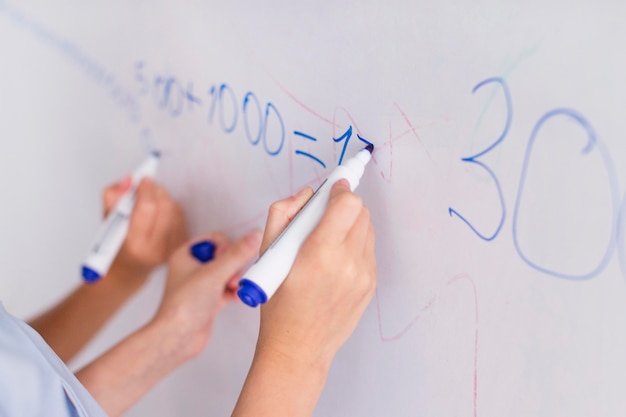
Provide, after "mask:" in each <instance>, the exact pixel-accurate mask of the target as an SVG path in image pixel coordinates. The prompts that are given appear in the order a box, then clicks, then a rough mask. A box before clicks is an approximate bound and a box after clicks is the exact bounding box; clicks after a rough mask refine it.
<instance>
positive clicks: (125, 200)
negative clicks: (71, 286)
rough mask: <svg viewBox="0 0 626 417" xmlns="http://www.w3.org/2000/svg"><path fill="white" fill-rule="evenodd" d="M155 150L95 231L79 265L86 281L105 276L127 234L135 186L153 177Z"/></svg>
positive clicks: (157, 158)
mask: <svg viewBox="0 0 626 417" xmlns="http://www.w3.org/2000/svg"><path fill="white" fill-rule="evenodd" d="M159 159H160V154H159V152H152V153H151V154H150V156H148V159H146V160H145V161H144V162H143V164H141V165H140V166H139V168H137V169H136V170H135V172H133V174H132V183H131V186H130V188H129V190H128V191H127V192H126V193H125V194H124V195H123V196H122V197H121V198H120V200H119V201H118V202H117V204H116V205H115V206H114V207H113V209H112V210H111V212H110V213H109V215H108V216H107V217H106V219H104V222H103V223H102V225H101V226H100V229H99V230H98V234H97V235H96V239H95V242H94V244H93V246H92V249H91V251H90V252H89V255H88V256H87V259H86V260H85V262H84V264H83V267H82V275H83V278H84V280H85V281H87V282H96V281H97V280H98V279H100V278H101V277H103V276H104V275H106V273H107V272H108V271H109V268H110V267H111V264H112V263H113V260H114V259H115V257H116V256H117V253H118V252H119V250H120V248H121V247H122V244H123V243H124V239H125V238H126V235H127V234H128V226H129V223H130V215H131V213H132V211H133V207H134V206H135V195H136V193H137V187H138V186H139V183H140V182H141V180H142V179H143V178H145V177H154V175H156V170H157V167H158V165H159Z"/></svg>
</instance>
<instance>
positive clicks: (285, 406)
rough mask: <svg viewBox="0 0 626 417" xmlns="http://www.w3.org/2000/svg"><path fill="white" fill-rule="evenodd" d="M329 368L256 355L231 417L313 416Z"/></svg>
mask: <svg viewBox="0 0 626 417" xmlns="http://www.w3.org/2000/svg"><path fill="white" fill-rule="evenodd" d="M329 366H330V363H326V362H319V363H318V362H306V361H300V360H292V359H290V358H287V357H285V356H282V355H281V354H280V353H279V352H271V353H270V352H265V351H261V352H257V354H256V355H255V358H254V361H253V362H252V366H251V367H250V371H249V373H248V377H247V378H246V381H245V383H244V386H243V389H242V391H241V394H240V396H239V400H238V401H237V405H236V406H235V410H234V411H233V414H232V417H247V416H255V417H265V416H268V417H270V416H271V417H282V416H285V417H287V416H289V417H305V416H310V415H311V414H312V413H313V411H314V409H315V405H316V404H317V400H318V398H319V396H320V394H321V392H322V389H323V388H324V384H325V381H326V376H327V374H328V368H329Z"/></svg>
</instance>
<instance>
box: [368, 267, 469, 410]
mask: <svg viewBox="0 0 626 417" xmlns="http://www.w3.org/2000/svg"><path fill="white" fill-rule="evenodd" d="M460 282H469V283H470V286H471V289H472V298H473V301H474V363H473V368H474V377H473V381H472V384H473V408H474V409H473V412H474V414H473V416H474V417H477V416H478V410H477V403H478V293H477V291H476V284H475V283H474V280H473V279H472V277H471V276H469V275H468V274H466V273H465V274H459V275H456V276H454V277H453V278H452V279H450V280H448V282H446V284H445V287H444V290H447V289H449V288H450V287H451V286H453V285H455V284H458V283H460ZM436 300H437V295H434V296H433V297H432V298H431V299H430V300H428V302H427V303H426V304H425V305H424V306H423V307H422V308H421V309H420V310H419V312H418V313H417V315H416V316H415V317H414V318H413V319H412V320H411V321H410V322H409V324H407V325H406V326H405V327H404V328H403V329H401V330H400V331H399V332H398V333H396V334H394V335H392V336H386V335H384V334H383V326H382V317H381V309H380V302H379V300H378V294H377V295H376V312H377V315H378V331H379V334H380V340H381V341H383V342H393V341H396V340H399V339H401V338H402V337H404V336H405V335H406V333H407V332H408V331H409V329H411V327H413V326H414V325H415V323H417V322H418V321H419V319H420V318H421V317H422V315H423V314H424V313H425V312H426V311H428V310H429V309H430V308H431V307H432V306H433V304H434V303H435V301H436Z"/></svg>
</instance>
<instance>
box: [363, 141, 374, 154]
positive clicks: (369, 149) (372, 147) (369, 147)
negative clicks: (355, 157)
mask: <svg viewBox="0 0 626 417" xmlns="http://www.w3.org/2000/svg"><path fill="white" fill-rule="evenodd" d="M365 149H367V150H368V151H369V152H370V153H372V152H374V144H373V143H370V144H369V145H367V146H366V147H365Z"/></svg>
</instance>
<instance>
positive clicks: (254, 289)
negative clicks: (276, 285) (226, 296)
mask: <svg viewBox="0 0 626 417" xmlns="http://www.w3.org/2000/svg"><path fill="white" fill-rule="evenodd" d="M237 295H238V296H239V298H240V299H241V301H243V302H244V303H245V304H247V305H249V306H250V307H256V306H258V305H259V304H263V303H265V302H266V301H267V295H266V294H265V292H264V291H263V289H262V288H261V287H259V286H258V285H256V284H255V283H254V282H252V281H250V280H249V279H245V278H244V279H242V280H241V281H239V290H238V291H237Z"/></svg>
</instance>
